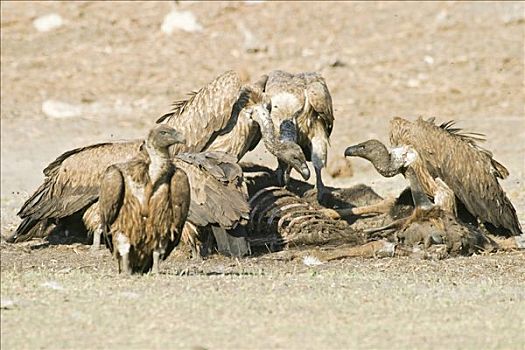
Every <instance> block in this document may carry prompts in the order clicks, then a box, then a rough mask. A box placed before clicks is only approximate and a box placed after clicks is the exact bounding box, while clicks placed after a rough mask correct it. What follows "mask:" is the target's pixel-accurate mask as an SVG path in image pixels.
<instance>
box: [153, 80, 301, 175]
mask: <svg viewBox="0 0 525 350" xmlns="http://www.w3.org/2000/svg"><path fill="white" fill-rule="evenodd" d="M269 107H270V100H269V99H268V98H267V97H266V95H265V94H264V93H263V92H262V90H261V89H260V88H259V87H258V86H255V85H242V84H241V79H240V78H239V76H238V74H237V73H235V72H234V71H227V72H225V73H223V74H222V75H220V76H218V77H217V78H216V79H215V80H213V81H212V82H211V83H209V84H208V85H206V86H204V87H203V88H201V89H200V90H199V91H197V92H195V93H193V94H192V95H191V96H190V98H189V99H187V100H181V101H176V102H174V103H173V109H172V111H170V112H169V113H167V114H165V115H163V116H162V117H160V118H159V119H158V120H157V123H166V124H168V125H170V126H172V127H174V128H176V129H177V130H181V131H182V132H183V133H184V135H185V136H186V139H187V140H188V141H187V142H188V143H187V145H175V146H173V147H172V148H171V154H178V153H180V152H181V151H183V152H198V151H203V150H210V151H220V152H225V153H228V154H231V155H233V156H235V157H237V159H238V160H240V159H241V158H242V157H243V156H244V155H245V154H246V152H248V151H251V150H253V149H254V148H255V147H256V146H257V144H258V143H259V141H260V140H261V137H262V140H263V142H264V145H265V147H266V149H267V150H268V151H269V152H270V153H272V154H273V155H275V156H276V157H277V159H279V161H280V162H282V163H283V164H286V165H289V166H290V167H292V168H294V169H295V170H297V171H298V172H299V173H300V174H301V176H302V177H303V178H304V179H308V178H309V176H310V171H309V169H308V166H307V165H306V159H305V157H304V155H303V153H302V151H301V149H300V148H299V147H298V146H297V144H296V143H295V142H293V141H291V140H282V139H280V138H279V137H278V136H277V135H278V131H277V132H276V130H275V128H274V124H273V122H272V119H271V117H270V111H269V110H268V108H269Z"/></svg>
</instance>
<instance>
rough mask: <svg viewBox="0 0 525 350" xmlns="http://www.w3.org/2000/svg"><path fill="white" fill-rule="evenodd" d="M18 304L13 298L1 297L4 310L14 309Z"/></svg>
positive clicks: (1, 305)
mask: <svg viewBox="0 0 525 350" xmlns="http://www.w3.org/2000/svg"><path fill="white" fill-rule="evenodd" d="M15 306H16V303H15V302H14V301H13V300H11V299H4V298H2V299H0V309H2V310H10V309H13V308H14V307H15Z"/></svg>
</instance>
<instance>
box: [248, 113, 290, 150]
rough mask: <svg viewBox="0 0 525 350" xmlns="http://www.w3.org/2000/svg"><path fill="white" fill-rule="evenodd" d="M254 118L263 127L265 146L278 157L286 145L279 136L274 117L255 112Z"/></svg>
mask: <svg viewBox="0 0 525 350" xmlns="http://www.w3.org/2000/svg"><path fill="white" fill-rule="evenodd" d="M252 118H253V119H254V120H255V122H256V123H257V124H259V127H260V128H261V134H262V139H263V142H264V146H265V147H266V149H267V150H268V151H269V152H270V153H272V154H273V155H274V156H277V157H278V153H279V150H280V149H282V148H283V147H284V146H285V145H284V142H283V141H282V140H280V139H279V137H278V136H277V134H276V132H275V128H274V125H273V121H272V119H271V118H263V117H261V116H260V115H259V114H258V113H257V112H254V113H253V115H252Z"/></svg>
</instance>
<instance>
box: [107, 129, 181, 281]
mask: <svg viewBox="0 0 525 350" xmlns="http://www.w3.org/2000/svg"><path fill="white" fill-rule="evenodd" d="M179 143H184V138H183V136H182V135H181V134H180V133H179V132H177V131H176V130H175V129H173V128H170V127H168V126H166V125H161V126H157V127H155V128H153V129H152V130H151V131H150V132H149V134H148V137H147V138H146V141H145V142H144V143H143V144H142V145H141V149H140V152H139V153H138V154H137V155H136V156H135V157H134V158H133V159H131V160H130V161H128V162H125V163H119V164H113V165H111V166H109V167H108V168H107V169H106V171H105V173H104V175H103V176H102V180H101V183H100V194H99V206H98V207H99V217H100V226H101V227H102V231H103V234H104V237H105V238H106V241H107V242H108V245H109V248H110V250H111V251H112V252H113V254H114V255H115V257H116V258H117V260H118V267H119V273H121V272H123V271H124V272H125V273H127V274H131V273H134V272H140V273H145V272H148V271H149V270H150V269H151V270H152V271H153V272H154V273H158V272H159V262H160V259H163V260H164V259H166V257H167V256H168V255H169V254H170V252H171V251H172V250H173V248H174V247H175V246H176V245H177V244H178V242H179V240H180V237H181V235H182V228H183V227H184V223H185V222H186V218H187V216H188V209H189V206H190V184H189V181H188V177H187V176H186V173H185V172H184V171H182V170H181V169H178V168H176V167H175V165H174V164H173V162H172V161H171V159H170V156H169V146H171V145H173V144H179Z"/></svg>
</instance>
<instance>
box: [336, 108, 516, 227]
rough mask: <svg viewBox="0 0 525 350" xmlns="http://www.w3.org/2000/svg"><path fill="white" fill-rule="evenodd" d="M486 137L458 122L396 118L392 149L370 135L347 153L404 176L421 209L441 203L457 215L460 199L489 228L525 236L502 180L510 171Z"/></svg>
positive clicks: (389, 174)
mask: <svg viewBox="0 0 525 350" xmlns="http://www.w3.org/2000/svg"><path fill="white" fill-rule="evenodd" d="M482 136H483V135H481V134H477V133H465V132H462V130H461V129H458V128H455V127H454V123H453V122H447V123H443V124H441V125H436V124H435V123H434V119H433V118H432V119H429V120H423V119H422V118H419V119H418V120H416V121H415V122H410V121H408V120H405V119H402V118H399V117H396V118H394V119H393V120H392V121H391V123H390V143H391V144H392V148H390V149H388V148H387V147H386V146H385V145H384V144H383V143H381V142H380V141H377V140H369V141H366V142H363V143H360V144H358V145H355V146H351V147H348V148H347V149H346V150H345V156H354V157H361V158H365V159H368V160H369V161H370V162H372V164H373V165H374V167H375V168H376V170H377V171H378V172H379V173H380V174H381V175H383V176H385V177H392V176H394V175H396V174H400V173H401V174H403V175H405V177H406V178H407V179H408V180H409V182H410V189H411V191H412V197H413V199H414V204H415V205H416V208H422V209H425V210H429V209H430V208H432V207H433V206H434V205H438V206H439V207H441V208H442V209H443V210H445V211H447V212H450V213H453V214H456V208H457V207H456V205H457V204H456V199H457V200H459V201H460V202H461V203H462V204H463V205H464V206H465V208H466V209H467V210H468V212H469V213H470V214H472V215H473V216H474V217H475V218H477V219H478V220H479V221H480V222H481V223H484V224H485V226H486V227H487V228H488V229H489V230H491V226H493V227H494V228H499V230H498V231H494V230H492V231H493V232H494V233H499V234H503V235H520V234H521V233H522V231H521V226H520V223H519V221H518V217H517V215H516V210H515V209H514V206H513V205H512V203H511V202H510V200H509V198H508V197H507V195H506V194H505V191H504V190H503V188H502V187H501V185H500V184H499V182H498V179H505V178H506V177H507V176H508V175H509V172H508V170H507V169H506V168H505V167H504V166H503V165H502V164H500V163H499V162H497V161H496V160H495V159H494V158H493V156H492V153H491V152H489V151H488V150H486V149H483V148H481V147H480V146H479V145H478V144H477V142H478V141H481V140H484V139H483V137H482ZM430 199H433V202H434V203H432V202H430ZM375 207H376V208H373V210H371V211H376V209H377V206H375ZM356 209H357V210H356ZM351 212H353V213H355V212H359V213H365V212H366V210H360V208H353V209H352V210H351Z"/></svg>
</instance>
